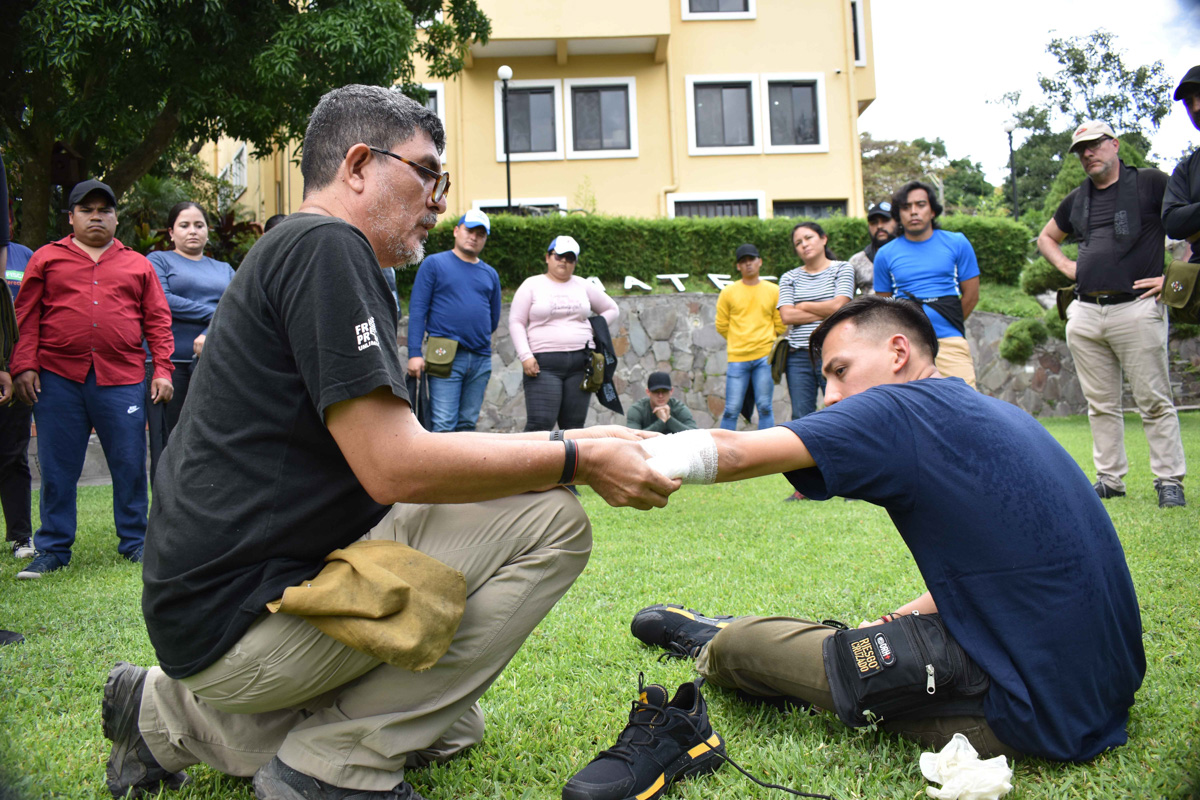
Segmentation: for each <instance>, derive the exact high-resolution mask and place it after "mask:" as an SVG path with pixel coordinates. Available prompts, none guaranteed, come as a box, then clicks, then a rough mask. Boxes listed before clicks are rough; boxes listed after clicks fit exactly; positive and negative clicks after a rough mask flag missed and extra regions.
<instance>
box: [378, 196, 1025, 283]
mask: <svg viewBox="0 0 1200 800" xmlns="http://www.w3.org/2000/svg"><path fill="white" fill-rule="evenodd" d="M455 221H456V219H449V220H446V221H444V222H443V223H442V224H440V225H438V226H437V227H436V228H434V229H433V230H432V231H431V232H430V234H429V240H428V241H427V242H426V243H425V252H427V253H437V252H441V251H442V250H449V249H450V248H451V247H453V246H454V234H453V228H454V222H455ZM801 221H802V220H799V219H789V218H786V217H779V218H774V219H758V218H757V217H725V218H721V219H694V218H676V219H636V218H631V217H607V216H599V215H592V216H585V215H574V214H573V215H570V216H565V217H563V216H547V217H520V216H513V215H508V214H497V215H495V216H493V217H492V233H491V235H490V236H489V237H488V243H487V248H486V249H485V250H484V251H483V259H484V261H486V262H487V263H489V264H491V265H492V266H493V267H495V269H496V271H497V272H499V273H500V283H501V285H502V286H503V287H504V288H506V289H515V288H516V287H517V286H519V285H520V283H521V281H523V280H525V278H527V277H529V276H530V275H535V274H537V273H539V272H541V271H543V270H544V269H545V260H544V258H545V256H544V254H545V252H546V246H547V245H548V244H549V243H550V241H551V240H552V239H553V238H554V237H555V236H558V235H559V234H568V235H570V236H573V237H575V239H577V240H578V241H579V244H580V247H581V249H582V252H581V253H580V259H579V270H578V271H579V274H580V275H582V276H585V277H590V276H596V277H597V278H600V279H601V280H603V281H605V282H606V283H610V284H613V283H615V284H618V285H620V284H621V283H622V282H623V281H624V279H625V276H626V275H632V276H633V277H635V278H638V279H639V280H642V281H645V282H646V283H653V282H654V276H655V275H661V274H664V273H687V274H690V275H695V276H703V275H704V274H706V273H709V272H715V273H725V274H731V275H732V274H736V269H735V268H734V258H733V252H734V250H736V249H737V246H738V245H739V244H742V243H744V242H751V243H753V244H755V245H756V246H757V247H758V249H759V252H760V253H761V254H762V258H763V274H764V275H782V274H783V273H785V272H787V271H788V270H789V269H793V268H794V267H797V266H799V264H800V259H799V257H798V256H797V255H796V253H795V251H794V250H793V249H792V243H791V231H792V228H793V227H795V225H796V224H797V223H799V222H801ZM819 222H820V224H821V227H822V228H824V229H825V232H826V233H827V234H828V235H829V246H830V248H831V249H832V250H833V252H834V253H835V254H836V255H837V257H838V258H840V259H843V260H844V259H848V258H849V257H850V256H852V255H853V254H854V253H856V252H858V251H859V250H861V249H862V248H863V247H864V246H865V245H866V244H867V241H868V234H867V222H866V220H863V219H857V218H854V217H829V218H827V219H822V220H819ZM945 223H946V229H947V230H955V231H960V232H962V233H963V234H965V235H966V236H967V238H968V239H970V240H971V244H972V246H974V248H975V252H976V254H977V256H978V258H979V267H980V270H981V271H982V272H983V277H984V278H985V279H988V280H993V281H997V282H1002V283H1011V284H1015V283H1016V282H1017V276H1018V275H1019V274H1020V270H1021V267H1022V266H1023V265H1024V263H1025V250H1026V248H1027V239H1028V232H1027V231H1026V230H1025V228H1024V227H1023V226H1021V225H1020V224H1018V223H1015V222H1012V221H1011V220H1006V219H984V218H977V217H965V216H953V217H946V218H945ZM415 274H416V270H414V269H410V270H406V271H403V272H401V273H400V274H399V283H400V286H402V287H404V286H411V285H412V281H413V276H414V275H415Z"/></svg>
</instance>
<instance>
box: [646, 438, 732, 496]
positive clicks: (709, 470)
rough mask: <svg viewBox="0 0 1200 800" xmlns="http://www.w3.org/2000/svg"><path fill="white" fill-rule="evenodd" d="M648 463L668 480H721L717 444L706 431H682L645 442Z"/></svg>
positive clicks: (709, 481)
mask: <svg viewBox="0 0 1200 800" xmlns="http://www.w3.org/2000/svg"><path fill="white" fill-rule="evenodd" d="M641 444H642V449H643V450H645V451H646V455H648V456H649V458H648V459H647V460H646V463H647V464H649V465H650V467H651V469H655V470H657V471H658V472H661V473H662V474H663V475H666V476H667V477H668V478H682V479H683V482H684V483H714V482H716V480H717V443H716V442H715V441H714V440H713V437H712V434H711V433H709V432H708V431H704V430H693V431H680V432H679V433H672V434H669V435H667V436H655V437H654V438H653V439H643V440H642V442H641Z"/></svg>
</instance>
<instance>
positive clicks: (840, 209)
mask: <svg viewBox="0 0 1200 800" xmlns="http://www.w3.org/2000/svg"><path fill="white" fill-rule="evenodd" d="M772 210H773V211H774V212H775V216H777V217H804V218H806V219H823V218H824V217H832V216H834V215H835V214H841V215H843V216H844V215H845V214H846V201H845V200H777V201H775V203H774V205H773V206H772Z"/></svg>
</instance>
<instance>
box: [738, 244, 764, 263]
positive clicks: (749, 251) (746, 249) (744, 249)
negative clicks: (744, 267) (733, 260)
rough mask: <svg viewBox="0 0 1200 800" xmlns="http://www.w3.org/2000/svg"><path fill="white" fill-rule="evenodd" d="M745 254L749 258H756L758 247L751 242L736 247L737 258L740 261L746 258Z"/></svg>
mask: <svg viewBox="0 0 1200 800" xmlns="http://www.w3.org/2000/svg"><path fill="white" fill-rule="evenodd" d="M747 256H749V257H750V258H758V257H759V256H758V248H757V247H755V246H754V245H752V244H744V245H741V246H740V247H738V249H737V260H738V261H741V260H742V259H743V258H746V257H747Z"/></svg>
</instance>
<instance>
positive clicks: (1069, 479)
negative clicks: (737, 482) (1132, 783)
mask: <svg viewBox="0 0 1200 800" xmlns="http://www.w3.org/2000/svg"><path fill="white" fill-rule="evenodd" d="M787 427H789V428H791V429H792V431H793V432H794V433H795V434H796V435H797V436H799V437H800V439H801V441H803V442H804V445H805V447H807V448H808V451H809V452H810V453H811V454H812V456H813V459H814V460H815V461H816V464H817V466H816V467H815V468H811V469H805V470H797V471H794V472H790V473H788V474H787V478H788V480H789V481H791V482H792V485H793V486H795V487H796V489H797V490H799V491H800V492H801V493H803V494H804V495H805V496H807V497H811V498H813V499H816V500H825V499H828V498H829V497H833V496H842V497H852V498H858V499H862V500H869V501H871V502H873V503H876V504H877V505H881V506H883V507H884V508H885V509H887V511H888V514H889V515H891V518H892V521H893V522H894V523H895V525H896V528H897V529H898V530H899V532H900V535H901V536H902V537H903V538H904V542H905V544H907V545H908V548H909V550H911V551H912V555H913V558H914V560H915V561H916V563H917V567H918V568H919V569H920V571H921V575H922V577H923V578H924V580H925V585H926V587H927V588H928V589H929V591H930V593H931V594H932V595H933V599H934V602H936V603H937V607H938V612H939V613H940V614H941V615H942V618H943V620H944V621H945V623H946V626H947V627H948V628H949V630H950V632H951V634H953V636H954V638H955V639H956V640H957V641H958V642H959V644H961V645H962V647H963V649H964V650H966V651H967V653H969V654H970V656H971V657H972V658H973V659H975V661H976V662H978V664H979V665H980V666H981V667H982V668H983V669H984V671H986V672H987V674H988V675H989V676H990V677H991V679H992V683H991V689H990V690H989V692H988V695H987V699H986V702H985V706H984V713H985V715H986V717H987V720H988V724H989V725H990V726H991V728H992V730H994V731H995V733H996V735H997V736H999V737H1000V739H1001V740H1003V741H1004V742H1005V743H1006V744H1008V745H1009V746H1011V747H1013V748H1015V749H1017V750H1020V751H1021V752H1024V753H1028V754H1031V755H1038V756H1042V757H1044V758H1052V759H1058V760H1067V761H1082V760H1086V759H1089V758H1091V757H1093V756H1095V755H1096V754H1098V753H1100V752H1102V751H1104V750H1106V749H1108V748H1110V747H1115V746H1117V745H1121V744H1124V743H1125V741H1126V738H1127V737H1126V735H1125V723H1126V721H1127V720H1128V718H1129V707H1130V706H1131V705H1133V695H1134V692H1135V691H1137V688H1138V687H1139V686H1140V685H1141V683H1142V677H1143V676H1144V675H1145V673H1146V657H1145V653H1144V651H1143V649H1142V639H1141V636H1142V626H1141V616H1140V613H1139V611H1138V603H1137V597H1136V595H1135V594H1134V589H1133V581H1132V579H1131V578H1130V575H1129V568H1128V566H1127V565H1126V563H1125V553H1124V551H1123V550H1122V548H1121V543H1120V541H1119V540H1118V539H1117V533H1116V531H1115V530H1114V529H1113V525H1112V521H1111V520H1110V519H1109V517H1108V513H1107V512H1106V511H1105V510H1104V506H1103V505H1102V504H1101V502H1100V500H1099V499H1098V498H1097V497H1096V493H1095V492H1094V491H1093V490H1092V487H1091V485H1090V483H1089V482H1088V478H1087V476H1086V475H1084V473H1083V471H1082V470H1081V469H1080V468H1079V466H1078V465H1077V464H1076V463H1075V461H1074V459H1072V458H1071V456H1070V455H1068V454H1067V452H1066V451H1065V450H1063V448H1062V447H1061V446H1060V445H1059V444H1058V442H1056V441H1055V440H1054V438H1053V437H1052V436H1050V434H1049V433H1047V431H1046V429H1045V428H1043V427H1042V426H1041V424H1040V423H1038V422H1037V420H1035V419H1034V418H1033V417H1031V416H1029V414H1027V413H1026V412H1024V411H1022V410H1021V409H1019V408H1017V407H1015V406H1012V405H1010V404H1008V403H1004V402H1001V401H999V400H996V399H993V398H990V397H986V396H984V395H981V394H979V393H977V392H975V391H974V390H972V389H971V388H970V387H968V386H967V384H966V383H964V382H963V381H962V380H961V379H959V378H928V379H925V380H920V381H913V382H910V383H904V384H897V385H887V386H877V387H875V388H872V389H868V390H867V391H865V392H862V393H861V394H857V395H854V396H852V397H848V398H846V399H845V400H843V401H841V402H840V403H837V404H836V405H833V406H829V407H828V408H825V409H823V410H822V411H820V412H818V413H816V414H810V415H808V416H807V417H804V418H803V419H798V420H793V421H791V422H789V423H787ZM864 432H865V433H866V435H864Z"/></svg>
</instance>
